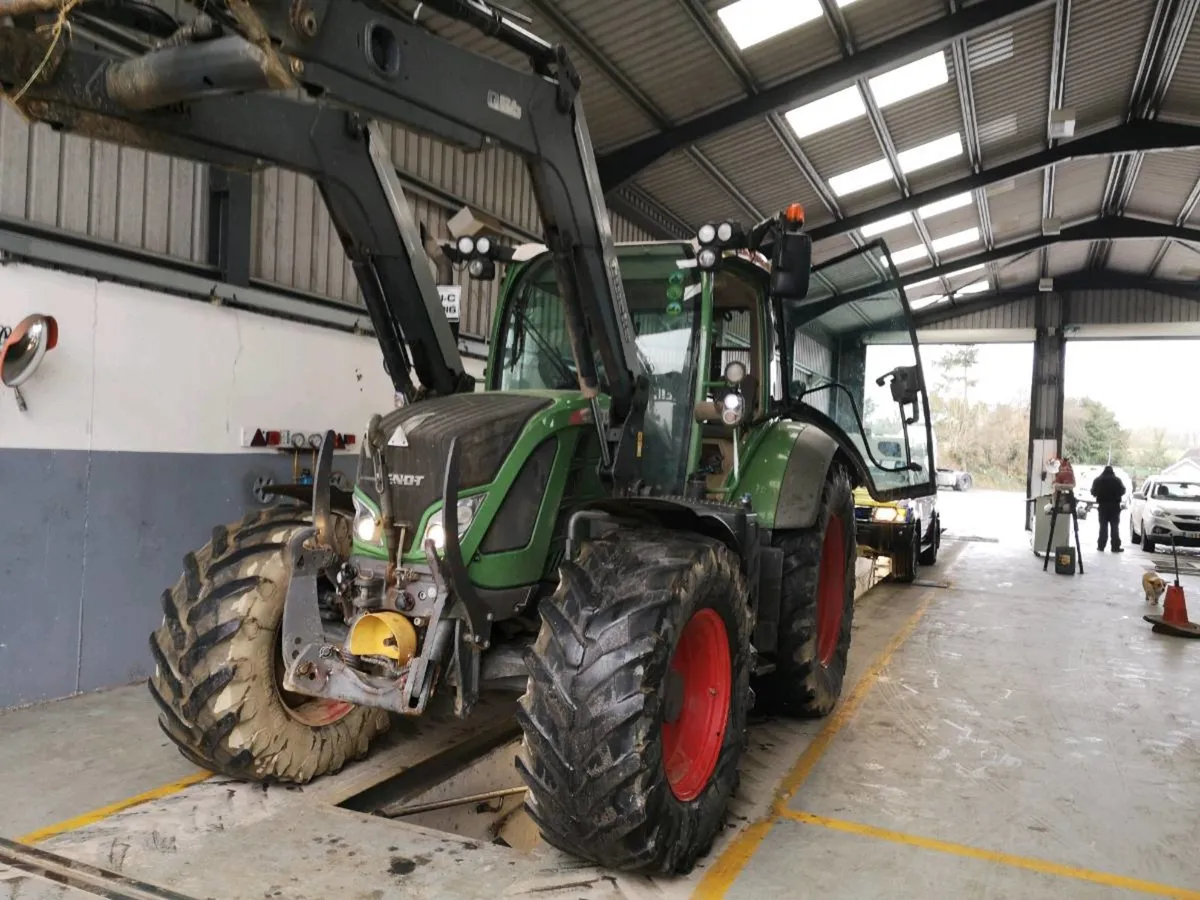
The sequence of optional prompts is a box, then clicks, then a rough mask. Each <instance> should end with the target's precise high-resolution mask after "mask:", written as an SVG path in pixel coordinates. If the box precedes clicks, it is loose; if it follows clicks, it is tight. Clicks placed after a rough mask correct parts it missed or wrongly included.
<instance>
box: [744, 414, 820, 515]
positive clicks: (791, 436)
mask: <svg viewBox="0 0 1200 900" xmlns="http://www.w3.org/2000/svg"><path fill="white" fill-rule="evenodd" d="M837 451H838V443H837V442H836V441H835V440H834V439H833V438H831V437H830V436H829V435H827V434H825V433H824V432H823V431H821V430H820V429H819V428H816V427H814V426H812V425H810V424H808V423H805V422H796V421H792V420H790V419H781V420H779V421H777V422H775V423H773V424H772V425H770V426H768V428H767V432H766V434H765V435H764V436H763V438H762V440H761V441H760V442H759V443H758V444H757V446H753V447H751V449H750V451H749V452H748V453H747V460H746V463H745V465H744V467H743V469H742V473H741V478H740V479H739V481H738V483H737V486H736V487H735V489H734V493H735V495H737V496H745V495H749V497H750V504H751V507H752V508H753V510H754V512H755V513H757V515H758V521H759V524H760V525H762V526H763V527H764V528H770V529H778V528H809V527H811V526H812V525H813V524H814V523H815V522H816V521H817V513H818V511H819V509H820V505H821V489H822V487H823V486H824V484H825V474H826V473H827V472H828V471H829V466H830V463H832V462H833V458H834V455H835V454H836V453H837Z"/></svg>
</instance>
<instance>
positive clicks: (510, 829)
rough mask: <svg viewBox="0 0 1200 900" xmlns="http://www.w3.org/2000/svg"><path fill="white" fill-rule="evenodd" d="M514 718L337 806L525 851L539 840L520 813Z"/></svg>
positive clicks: (517, 731)
mask: <svg viewBox="0 0 1200 900" xmlns="http://www.w3.org/2000/svg"><path fill="white" fill-rule="evenodd" d="M520 745H521V729H520V726H519V725H518V724H517V723H516V721H515V720H510V721H508V722H503V723H500V724H497V725H494V726H491V727H490V728H487V729H485V730H483V731H481V732H479V733H478V734H476V735H473V736H472V737H470V738H468V739H467V740H465V741H462V742H461V743H459V744H456V745H455V746H454V747H452V748H450V749H448V750H446V751H444V752H442V753H439V754H437V755H436V756H433V757H430V758H429V759H427V760H424V761H422V762H419V763H417V764H416V765H413V766H411V767H409V768H407V769H405V770H404V771H403V772H400V773H398V774H396V775H394V776H392V777H391V778H388V779H386V780H385V781H382V782H380V783H378V784H376V785H373V786H372V787H370V788H368V789H367V790H364V791H362V792H360V793H358V794H355V795H354V796H352V797H349V798H347V799H346V800H343V801H342V802H341V803H339V804H338V805H339V806H340V807H342V808H343V809H349V810H353V811H355V812H361V813H368V814H371V815H375V816H379V817H381V818H386V819H390V820H392V821H395V822H403V823H405V824H408V825H417V826H420V827H422V828H429V829H433V830H435V831H444V832H448V833H450V834H454V835H457V836H459V837H462V838H466V839H468V840H472V841H480V842H484V843H493V844H497V845H499V846H502V847H511V848H512V849H514V850H518V851H521V852H528V851H530V850H532V849H533V848H534V847H535V846H537V844H538V843H539V842H540V840H541V838H540V836H539V834H538V831H537V827H536V826H535V825H534V823H533V821H532V820H531V819H530V818H529V816H528V815H527V814H526V812H525V809H524V803H525V788H524V786H523V785H522V783H521V778H520V776H519V775H518V774H517V768H516V764H515V760H516V756H517V752H518V750H519V748H520Z"/></svg>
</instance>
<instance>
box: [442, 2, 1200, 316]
mask: <svg viewBox="0 0 1200 900" xmlns="http://www.w3.org/2000/svg"><path fill="white" fill-rule="evenodd" d="M755 3H758V4H759V5H760V6H762V3H761V0H605V2H600V0H508V2H506V3H505V7H506V8H508V9H511V10H512V11H513V12H514V13H516V14H517V15H521V16H527V17H528V18H529V20H530V22H531V25H530V27H531V29H532V30H534V31H535V32H537V33H538V34H540V35H541V36H543V37H544V38H546V39H547V40H551V41H560V42H562V43H564V44H566V45H567V47H568V48H569V50H570V51H571V53H572V59H573V60H574V62H575V64H576V67H577V68H578V69H579V71H580V73H581V75H582V78H583V87H582V93H583V101H584V109H585V111H586V114H587V116H588V124H589V128H590V131H591V134H592V137H593V140H594V141H595V144H596V152H597V158H598V162H599V165H600V168H601V175H602V179H603V181H604V183H605V186H606V188H607V189H608V190H609V197H610V201H612V202H613V203H614V205H616V204H618V203H619V204H620V205H621V209H622V212H627V211H628V210H630V209H634V210H635V211H636V212H637V213H638V215H639V219H640V221H639V224H640V225H642V226H643V227H650V228H653V229H654V230H656V231H657V232H658V233H660V234H662V235H663V236H664V237H665V236H684V234H683V232H682V226H684V225H686V226H689V227H690V228H692V229H694V228H695V227H697V226H699V225H700V224H702V223H703V222H705V221H710V220H718V219H722V218H725V217H738V218H741V219H743V220H746V219H751V218H754V217H757V216H760V215H763V214H769V213H771V212H773V211H776V210H778V209H781V208H782V207H783V206H785V205H786V204H788V203H790V202H793V201H799V202H801V203H803V204H804V205H805V207H806V209H807V212H808V219H809V224H810V227H811V229H812V231H813V235H814V238H816V239H817V246H816V252H815V255H816V258H817V259H818V260H821V259H828V258H830V257H832V256H834V255H836V254H838V253H841V252H844V250H846V249H847V248H848V247H850V246H853V245H855V244H862V243H863V242H865V241H866V240H869V239H871V238H872V237H873V236H877V235H880V234H881V235H882V237H883V238H884V239H885V240H886V241H887V243H888V246H889V248H890V249H891V251H892V252H893V254H894V256H896V257H899V259H903V260H904V261H903V262H899V260H897V262H898V268H899V270H900V272H901V274H902V276H903V277H904V280H905V282H906V284H907V286H908V288H909V291H910V296H911V297H912V298H913V300H914V305H916V306H918V307H922V308H928V307H940V305H942V304H951V303H954V302H955V300H956V294H957V295H958V296H962V294H961V293H958V292H962V291H963V288H966V289H967V292H969V293H970V294H972V295H978V294H980V293H989V292H990V293H996V292H1007V291H1009V290H1012V289H1014V288H1018V287H1028V286H1031V285H1035V284H1037V282H1038V281H1039V279H1041V278H1045V277H1050V278H1059V279H1062V278H1068V277H1071V276H1074V275H1077V274H1079V273H1085V272H1086V273H1090V276H1089V277H1091V278H1093V279H1094V278H1095V277H1096V273H1098V272H1100V273H1103V272H1106V271H1107V272H1113V273H1114V274H1115V273H1123V274H1124V275H1125V276H1126V277H1127V276H1128V275H1129V274H1134V275H1138V276H1141V277H1144V278H1145V279H1147V280H1148V281H1150V280H1155V281H1164V280H1165V281H1178V282H1189V283H1190V282H1193V281H1194V280H1195V276H1196V273H1197V270H1198V269H1200V230H1196V229H1197V228H1198V226H1200V222H1198V220H1200V213H1198V212H1197V205H1198V202H1200V34H1198V33H1196V32H1195V30H1194V29H1193V28H1192V24H1193V21H1194V19H1195V17H1196V12H1197V9H1198V8H1200V0H1119V2H1118V0H775V5H774V6H773V7H767V6H762V9H764V10H767V14H765V15H764V14H761V13H760V14H759V15H758V16H754V15H753V6H752V5H753V4H755ZM739 4H745V5H744V6H742V7H741V9H736V8H734V7H738V5H739ZM746 9H750V10H751V13H752V15H751V17H750V21H751V24H752V26H753V27H760V26H765V25H767V24H770V22H771V21H773V20H776V19H778V20H779V21H780V22H781V23H784V22H785V20H787V21H788V22H791V27H788V28H786V29H785V30H783V31H781V32H780V33H779V34H777V35H774V36H771V37H767V38H764V39H761V40H758V41H757V42H755V43H751V44H749V45H746V46H744V48H741V47H739V43H738V40H737V37H738V35H736V34H735V33H734V32H735V31H736V30H737V29H736V28H734V27H732V26H731V25H730V24H728V23H729V22H731V21H734V20H733V15H734V14H736V13H738V12H743V11H745V10H746ZM419 18H420V20H421V21H423V22H425V23H426V25H427V26H428V27H430V28H431V29H432V30H434V31H435V32H437V33H439V34H442V35H443V36H445V37H447V38H449V39H451V40H453V41H454V42H455V43H459V44H462V45H465V46H469V47H470V48H471V49H473V50H475V51H477V52H482V53H486V54H488V55H492V56H495V57H496V58H499V59H501V60H503V61H505V62H506V63H508V64H510V65H515V66H521V65H523V61H522V60H521V59H520V58H519V57H518V55H517V54H515V53H513V52H512V51H511V50H508V49H506V48H504V47H503V46H501V45H499V44H497V43H495V42H494V41H492V40H491V39H489V38H487V37H485V36H483V35H482V34H480V33H479V32H477V31H473V30H471V29H469V28H466V27H465V26H462V25H460V24H458V23H454V22H452V21H450V20H447V19H444V18H441V17H439V16H438V15H437V14H436V13H430V12H428V7H425V8H424V11H423V12H421V13H420V14H419ZM743 43H745V42H744V41H743ZM903 66H908V68H907V69H902V68H901V67H903ZM897 70H900V72H899V75H898V76H893V77H890V78H889V77H888V76H889V73H892V72H896V71H897ZM930 71H932V72H934V74H935V75H936V78H934V79H932V80H930V81H929V82H928V83H925V86H924V88H923V89H920V90H917V89H916V88H919V87H921V85H922V82H921V78H920V76H921V75H922V74H923V73H928V72H930ZM881 76H882V78H881ZM906 93H911V96H905V94H906ZM825 98H831V99H825ZM822 100H825V103H824V104H823V105H822V104H821V103H820V102H818V103H817V104H816V105H814V106H807V104H809V103H812V102H813V101H822ZM831 110H832V113H831ZM793 111H795V112H793ZM789 114H791V115H789ZM822 117H824V121H822ZM1059 119H1062V120H1066V121H1069V123H1070V128H1069V129H1068V132H1067V133H1063V132H1057V131H1053V130H1052V128H1051V124H1052V122H1054V121H1056V120H1059ZM794 123H795V124H794ZM822 124H824V126H825V127H818V126H819V125H822ZM796 125H798V126H799V130H798V129H797V127H796ZM1072 129H1073V130H1072ZM1056 135H1060V136H1059V137H1056ZM926 145H928V146H926ZM922 148H924V149H922ZM935 150H940V151H941V152H940V153H934V151H935ZM930 160H934V161H930ZM861 167H865V168H862V170H861V171H859V172H857V173H855V172H854V170H856V169H860V168H861ZM856 178H857V179H859V180H860V181H861V182H862V186H860V187H858V189H853V190H852V189H850V187H852V185H850V182H852V181H853V180H854V179H856ZM880 223H883V224H880ZM872 226H878V227H877V228H876V229H873V228H872ZM887 226H890V227H887ZM885 227H887V230H884V231H880V230H878V229H880V228H885ZM864 228H866V229H867V231H866V232H865V233H864V230H863V229H864ZM972 299H973V300H974V299H978V298H977V297H976V296H972Z"/></svg>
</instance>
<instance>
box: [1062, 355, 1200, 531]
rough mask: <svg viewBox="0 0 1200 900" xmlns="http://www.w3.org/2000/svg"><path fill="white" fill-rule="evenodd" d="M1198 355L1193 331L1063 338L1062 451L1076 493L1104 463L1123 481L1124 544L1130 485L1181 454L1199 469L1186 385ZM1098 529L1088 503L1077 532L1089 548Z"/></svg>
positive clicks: (1198, 408)
mask: <svg viewBox="0 0 1200 900" xmlns="http://www.w3.org/2000/svg"><path fill="white" fill-rule="evenodd" d="M1198 355H1200V340H1195V339H1191V340H1169V339H1154V340H1116V339H1107V340H1101V339H1071V340H1069V341H1068V342H1067V347H1066V356H1065V373H1064V378H1063V387H1064V393H1065V396H1066V399H1065V402H1064V405H1063V451H1064V453H1065V454H1066V455H1067V456H1068V457H1070V459H1071V462H1072V464H1073V466H1074V468H1075V476H1076V480H1077V481H1078V483H1079V487H1080V491H1079V495H1080V497H1081V498H1084V499H1086V498H1088V497H1089V496H1090V495H1089V493H1088V492H1087V487H1088V486H1089V485H1090V484H1091V482H1092V479H1093V478H1094V477H1095V476H1096V474H1098V473H1099V471H1100V469H1101V467H1103V466H1104V465H1112V466H1113V470H1114V471H1115V472H1116V474H1117V475H1118V476H1119V477H1120V478H1121V480H1122V481H1124V482H1125V484H1126V498H1125V502H1126V508H1125V509H1124V510H1123V511H1122V514H1121V526H1120V533H1121V538H1122V543H1123V544H1124V545H1125V546H1126V547H1129V545H1130V520H1129V514H1130V509H1131V508H1133V507H1134V504H1133V502H1132V500H1133V497H1132V495H1133V493H1134V491H1135V489H1137V488H1140V487H1141V485H1142V483H1143V482H1144V481H1145V480H1146V478H1147V477H1149V476H1151V475H1156V474H1158V473H1159V472H1162V471H1163V469H1165V468H1167V467H1175V466H1178V465H1179V464H1180V463H1181V461H1183V460H1185V459H1189V458H1190V459H1193V460H1195V464H1196V472H1200V402H1198V401H1197V399H1196V391H1195V389H1194V388H1193V387H1192V386H1191V385H1192V384H1194V378H1193V377H1192V373H1193V372H1194V370H1195V367H1196V362H1195V361H1196V358H1197V356H1198ZM1189 477H1193V478H1194V477H1196V476H1195V475H1192V476H1189ZM1140 506H1141V505H1138V508H1140ZM1135 530H1136V528H1135ZM1098 537H1099V524H1098V517H1097V515H1096V514H1095V512H1094V511H1092V512H1089V514H1088V515H1087V516H1086V518H1085V519H1084V521H1083V522H1081V523H1080V539H1081V541H1082V542H1083V546H1084V548H1085V549H1087V548H1089V547H1090V548H1092V549H1095V546H1096V542H1097V538H1098ZM1189 555H1191V554H1189Z"/></svg>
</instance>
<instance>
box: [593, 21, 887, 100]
mask: <svg viewBox="0 0 1200 900" xmlns="http://www.w3.org/2000/svg"><path fill="white" fill-rule="evenodd" d="M592 2H594V0H592ZM730 2H731V0H706V2H705V4H704V5H705V6H706V7H707V8H708V10H709V12H710V13H711V14H712V18H713V21H714V22H716V23H717V27H718V28H721V27H723V26H722V25H721V19H720V17H719V16H718V15H717V12H716V11H717V10H718V9H720V8H721V7H722V6H728V5H729V4H730ZM860 2H863V0H860ZM841 57H842V51H841V48H840V47H839V46H838V43H837V40H836V39H835V38H834V35H833V30H832V29H831V28H830V27H829V25H828V24H827V23H826V22H825V21H824V20H823V19H820V18H818V19H814V20H812V21H811V22H805V23H804V24H803V25H801V26H800V27H799V28H793V29H791V30H790V31H785V32H783V33H782V34H779V35H776V36H775V37H772V38H768V39H767V40H765V41H763V42H761V43H758V44H754V45H753V46H751V47H748V48H746V49H745V50H743V51H742V59H743V60H745V62H746V67H747V68H749V70H750V73H751V74H752V75H753V76H754V79H755V81H757V82H758V84H759V86H761V87H769V86H770V85H772V84H776V83H778V82H780V81H783V80H785V79H787V78H793V77H795V76H796V75H799V74H802V73H804V72H810V71H812V70H813V69H819V68H821V66H826V65H828V64H829V63H831V62H836V61H837V60H839V59H841Z"/></svg>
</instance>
